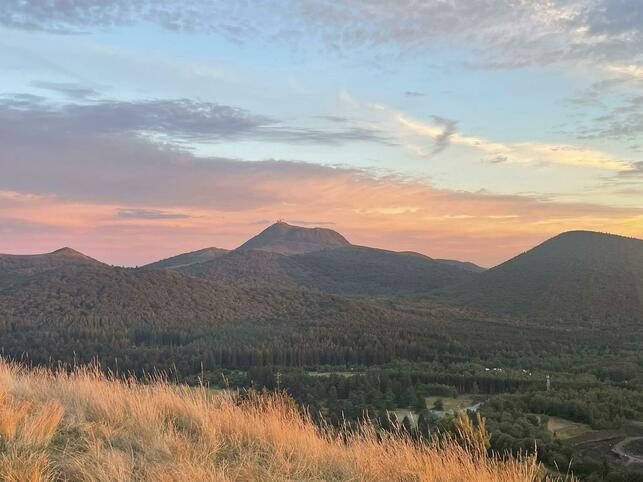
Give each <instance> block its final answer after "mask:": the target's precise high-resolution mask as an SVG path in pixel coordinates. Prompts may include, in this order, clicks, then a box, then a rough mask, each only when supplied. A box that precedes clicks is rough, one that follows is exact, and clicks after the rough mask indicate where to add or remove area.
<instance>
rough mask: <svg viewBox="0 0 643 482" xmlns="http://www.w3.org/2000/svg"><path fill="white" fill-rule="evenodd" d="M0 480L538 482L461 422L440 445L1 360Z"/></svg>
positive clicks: (535, 473)
mask: <svg viewBox="0 0 643 482" xmlns="http://www.w3.org/2000/svg"><path fill="white" fill-rule="evenodd" d="M0 393H1V394H2V396H1V398H0V418H1V419H2V421H3V423H2V424H1V425H0V437H2V449H3V450H2V452H1V453H0V478H1V479H2V480H7V481H15V482H18V481H27V480H30V481H39V482H49V481H52V482H53V481H54V480H102V481H108V480H109V481H125V480H132V479H135V480H140V481H158V480H164V481H177V482H178V481H188V480H191V481H204V482H205V481H213V482H214V481H218V482H226V481H246V480H263V481H278V480H298V481H318V480H325V481H338V482H339V481H354V480H360V481H373V482H375V481H385V480H386V481H388V480H399V481H402V480H422V481H426V482H432V481H436V482H437V481H441V482H450V481H452V482H455V481H461V480H467V481H471V482H492V481H493V482H523V481H524V482H528V481H536V480H541V478H539V475H540V472H539V466H538V465H537V463H536V462H535V459H534V458H533V457H530V458H526V459H522V460H516V459H513V458H510V459H507V460H501V459H500V458H489V457H487V455H486V450H485V449H484V446H483V445H482V443H483V442H481V441H484V440H485V438H486V433H485V432H484V429H478V428H474V427H472V426H471V424H466V423H464V422H463V423H462V425H461V426H462V434H463V435H462V437H461V438H462V441H461V442H460V443H459V444H458V443H456V442H454V441H453V440H447V441H445V442H443V443H441V444H440V445H437V444H433V445H431V444H428V443H418V442H415V441H410V440H409V439H407V438H405V437H404V436H402V435H400V434H395V433H393V434H387V433H384V434H382V435H381V437H378V436H377V435H376V434H375V432H374V431H373V428H372V427H369V426H365V428H364V430H362V431H360V432H359V433H342V432H332V431H330V430H325V429H322V428H319V427H318V426H316V425H314V424H313V423H312V421H311V419H310V417H308V416H306V415H304V414H302V413H301V412H299V410H298V409H297V408H296V406H295V405H294V403H292V402H291V401H290V400H289V399H287V398H285V397H283V396H281V395H263V396H253V397H250V398H249V399H246V400H243V399H241V398H240V397H238V396H234V395H225V394H219V395H213V394H212V392H210V391H209V390H207V389H205V388H204V389H200V388H189V387H186V386H172V385H169V384H167V383H163V382H161V381H157V382H155V383H151V384H145V385H143V384H138V383H135V382H131V381H130V382H123V381H116V380H110V379H107V378H105V377H104V376H102V375H100V374H99V373H97V372H96V371H95V370H91V369H79V370H77V371H75V372H74V373H71V374H69V373H66V372H58V373H52V372H48V371H44V370H37V371H32V372H30V371H26V370H25V369H23V368H20V367H18V366H16V365H10V364H7V363H6V362H4V361H0Z"/></svg>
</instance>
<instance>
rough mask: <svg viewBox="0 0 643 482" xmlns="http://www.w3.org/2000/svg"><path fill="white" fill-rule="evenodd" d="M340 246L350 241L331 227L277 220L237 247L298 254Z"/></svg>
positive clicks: (246, 249)
mask: <svg viewBox="0 0 643 482" xmlns="http://www.w3.org/2000/svg"><path fill="white" fill-rule="evenodd" d="M341 246H350V243H349V242H348V241H347V240H346V238H344V236H342V235H341V234H339V233H338V232H336V231H333V230H332V229H326V228H303V227H301V226H291V225H290V224H287V223H284V222H278V223H275V224H273V225H272V226H269V227H268V228H266V229H264V230H263V231H262V232H261V233H259V234H257V235H256V236H255V237H253V238H251V239H249V240H248V241H246V242H245V243H243V244H242V245H241V246H239V247H238V248H237V249H238V250H239V251H248V250H251V249H258V250H262V251H271V252H274V253H280V254H300V253H309V252H312V251H319V250H322V249H330V248H337V247H341Z"/></svg>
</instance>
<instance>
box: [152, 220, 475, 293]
mask: <svg viewBox="0 0 643 482" xmlns="http://www.w3.org/2000/svg"><path fill="white" fill-rule="evenodd" d="M146 268H170V269H175V270H177V271H180V272H182V273H185V274H189V275H191V276H195V277H199V278H204V279H209V280H215V281H221V282H225V283H229V284H234V285H236V286H242V287H270V288H283V289H300V288H305V289H309V290H315V291H322V292H326V293H332V294H340V295H351V296H353V295H359V296H398V295H413V294H421V293H426V292H427V291H429V290H432V289H435V288H441V287H445V286H449V285H452V284H457V283H462V282H465V281H468V280H470V279H472V278H473V277H474V276H475V274H477V273H478V272H480V271H483V268H480V267H479V266H476V265H474V264H473V263H465V262H460V261H453V260H434V259H432V258H430V257H428V256H425V255H422V254H419V253H412V252H401V253H397V252H394V251H387V250H384V249H376V248H369V247H365V246H355V245H352V244H350V243H349V242H348V241H347V240H346V238H344V237H343V236H342V235H341V234H339V233H337V232H336V231H333V230H331V229H325V228H304V227H300V226H292V225H290V224H287V223H284V222H278V223H275V224H273V225H272V226H270V227H268V228H267V229H265V230H264V231H262V232H261V233H259V234H258V235H256V236H255V237H253V238H251V239H250V240H248V241H247V242H245V243H244V244H242V245H241V246H239V247H238V248H237V249H235V250H233V251H229V252H226V251H225V250H219V249H216V248H208V249H205V250H201V251H195V252H192V253H186V254H181V255H178V256H174V257H172V258H168V259H166V260H162V261H158V262H156V263H152V264H149V265H147V266H146Z"/></svg>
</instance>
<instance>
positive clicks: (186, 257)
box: [146, 247, 229, 268]
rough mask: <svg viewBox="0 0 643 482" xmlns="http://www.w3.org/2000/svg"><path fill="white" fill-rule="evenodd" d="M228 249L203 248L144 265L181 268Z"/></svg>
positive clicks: (218, 254) (220, 254)
mask: <svg viewBox="0 0 643 482" xmlns="http://www.w3.org/2000/svg"><path fill="white" fill-rule="evenodd" d="M228 252H229V250H227V249H222V248H214V247H211V248H204V249H199V250H197V251H191V252H189V253H183V254H179V255H176V256H171V257H169V258H165V259H162V260H160V261H156V262H154V263H150V264H148V265H146V267H147V268H182V267H184V266H189V265H191V264H196V263H203V262H205V261H210V260H211V259H214V258H218V257H219V256H223V255H224V254H226V253H228Z"/></svg>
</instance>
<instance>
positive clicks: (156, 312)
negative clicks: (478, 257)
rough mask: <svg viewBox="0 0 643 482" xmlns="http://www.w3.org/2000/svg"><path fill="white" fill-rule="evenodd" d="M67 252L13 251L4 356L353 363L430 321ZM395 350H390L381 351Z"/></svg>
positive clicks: (3, 314) (3, 296) (3, 305)
mask: <svg viewBox="0 0 643 482" xmlns="http://www.w3.org/2000/svg"><path fill="white" fill-rule="evenodd" d="M63 254H65V253H63ZM60 256H61V253H53V254H48V255H39V256H38V257H33V256H24V257H13V258H11V263H9V262H7V263H5V264H6V265H7V266H8V268H7V269H6V270H4V271H0V279H4V280H5V282H4V283H3V284H2V285H0V341H1V343H0V345H1V348H2V351H3V353H4V354H5V355H10V356H13V357H17V358H19V357H21V356H23V355H24V354H28V357H29V359H30V360H32V361H36V362H47V361H49V360H65V361H72V357H73V359H76V357H77V359H78V361H82V360H84V361H89V360H90V359H92V358H93V357H98V358H99V359H101V360H102V361H103V362H105V363H107V364H108V365H109V364H110V363H113V362H114V360H115V359H118V360H120V361H119V363H120V365H119V366H120V367H121V368H125V367H129V368H133V369H137V370H141V369H145V368H147V369H153V368H154V367H163V368H169V367H171V366H173V365H176V366H178V367H181V368H182V369H183V370H193V369H195V368H198V366H199V364H200V363H201V361H204V363H205V364H206V365H207V364H208V363H215V362H214V360H215V359H216V360H217V361H216V363H217V364H219V365H220V364H227V365H231V366H236V365H238V364H240V365H242V366H245V365H248V364H250V363H251V358H252V357H256V356H269V357H271V358H270V359H272V357H273V356H277V355H275V354H278V356H280V357H286V356H287V357H288V359H289V360H290V359H291V358H292V357H293V356H295V355H294V353H299V355H298V356H302V353H304V352H305V351H308V355H309V356H316V357H318V358H319V357H321V358H319V359H321V360H331V358H330V357H335V356H341V357H342V359H344V358H345V357H346V356H347V355H346V353H347V352H346V350H347V349H349V348H352V349H353V350H355V353H356V355H355V357H356V358H355V359H356V360H358V359H359V358H357V357H359V356H363V355H364V354H365V353H366V352H365V350H366V349H367V348H368V349H369V350H371V351H372V352H373V353H374V352H375V351H376V350H377V349H378V347H377V345H378V344H381V343H377V342H376V340H377V339H381V340H382V342H386V343H388V344H389V345H395V344H399V345H405V346H407V345H409V344H411V343H413V340H410V339H400V340H398V339H396V338H395V335H394V333H395V332H396V330H398V329H399V328H400V327H402V326H406V325H407V324H410V325H412V326H415V327H416V328H417V327H418V326H420V325H422V324H423V323H424V321H423V320H422V319H420V318H419V317H417V316H415V315H412V314H408V313H404V312H402V311H399V310H392V309H388V308H384V307H382V306H378V305H376V304H374V303H371V302H369V301H367V300H362V301H357V300H348V299H345V298H342V297H339V296H334V295H330V294H321V293H314V292H312V291H306V290H301V289H277V288H275V287H265V286H264V287H255V288H244V287H241V286H238V285H233V284H229V283H221V282H216V281H212V280H206V279H199V278H196V277H192V276H188V275H185V274H182V273H179V272H176V271H173V270H160V269H155V270H154V269H132V268H118V267H111V266H107V265H104V264H101V263H98V262H97V261H93V260H91V258H86V257H84V256H82V255H80V254H74V255H73V256H72V258H71V261H69V262H68V263H58V261H60V259H59V258H60ZM3 259H5V258H3ZM34 260H37V262H35V261H34ZM57 263H58V264H57ZM45 268H46V269H45ZM16 273H20V274H19V275H17V274H16ZM360 338H363V341H359V339H360ZM366 340H373V341H371V342H367V341H366ZM391 341H392V342H393V343H391ZM259 354H262V355H259ZM393 355H394V352H392V351H390V350H389V351H388V352H384V353H383V355H382V356H384V357H385V359H387V360H388V359H390V358H391V357H392V356H393ZM275 359H279V358H275ZM195 360H196V361H195ZM326 362H328V361H326ZM255 363H257V361H256V359H255ZM284 363H286V362H285V361H284ZM287 363H292V361H289V362H287ZM193 365H194V366H193ZM110 366H111V365H110Z"/></svg>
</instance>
